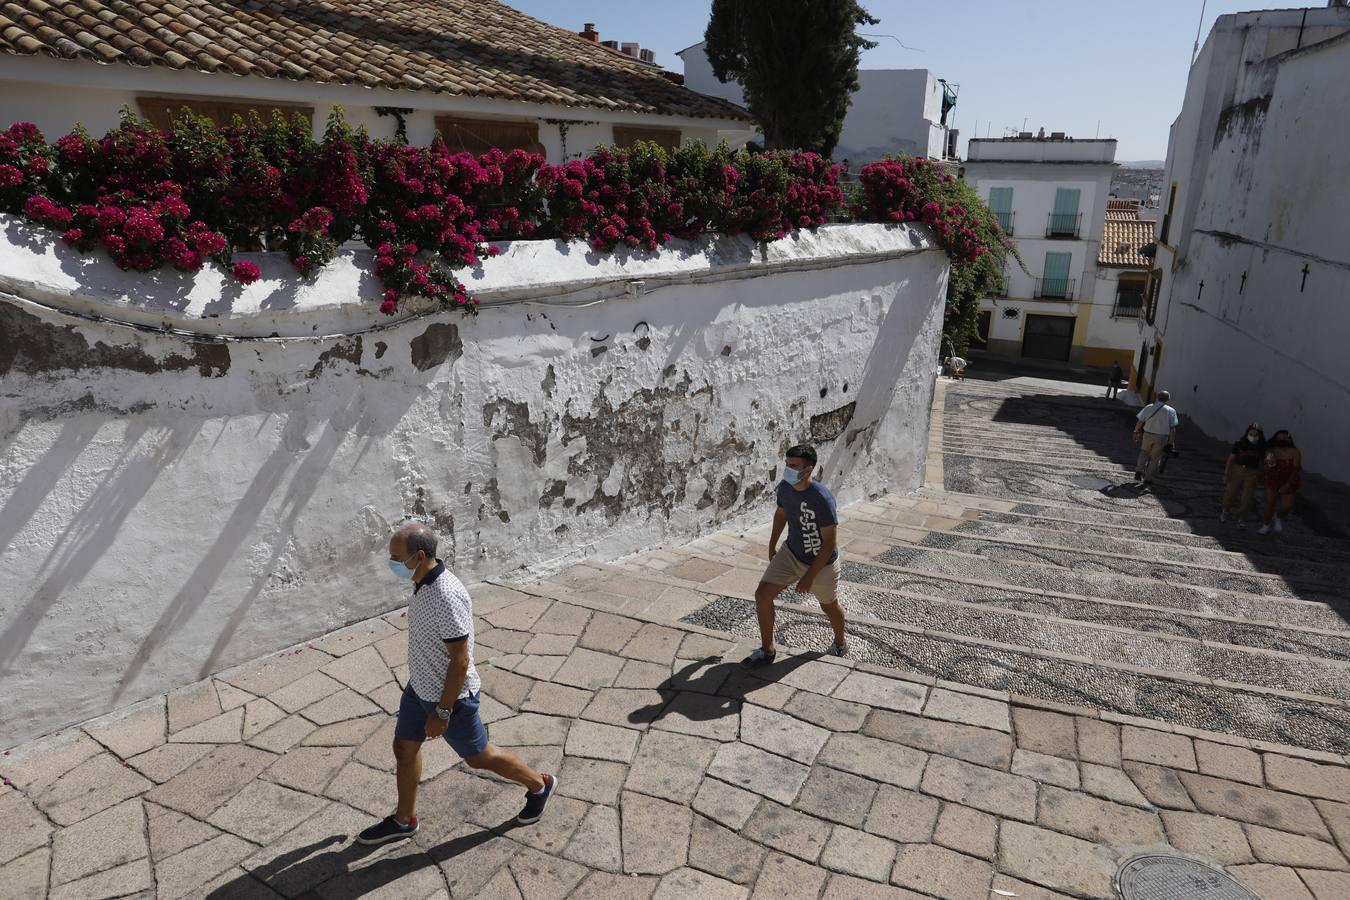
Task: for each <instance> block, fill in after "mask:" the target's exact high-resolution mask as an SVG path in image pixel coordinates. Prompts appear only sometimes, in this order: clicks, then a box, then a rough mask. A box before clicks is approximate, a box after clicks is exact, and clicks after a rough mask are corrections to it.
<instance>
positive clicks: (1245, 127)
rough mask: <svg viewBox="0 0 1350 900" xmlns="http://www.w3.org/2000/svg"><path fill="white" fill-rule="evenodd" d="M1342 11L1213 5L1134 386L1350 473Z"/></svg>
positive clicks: (1173, 164)
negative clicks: (1254, 429)
mask: <svg viewBox="0 0 1350 900" xmlns="http://www.w3.org/2000/svg"><path fill="white" fill-rule="evenodd" d="M1347 72H1350V9H1347V8H1345V7H1336V6H1333V7H1329V8H1325V9H1309V10H1274V11H1267V12H1253V13H1240V14H1237V15H1229V16H1222V17H1220V18H1219V19H1218V21H1217V22H1216V23H1215V26H1214V29H1213V30H1212V31H1211V32H1210V35H1209V37H1208V39H1207V40H1206V42H1205V46H1204V48H1203V49H1202V50H1201V51H1200V54H1199V56H1198V57H1197V58H1196V61H1195V63H1194V65H1193V66H1192V67H1191V74H1190V80H1189V82H1188V84H1187V88H1186V98H1185V101H1184V104H1183V106H1182V110H1181V114H1180V115H1179V116H1178V117H1177V119H1176V121H1175V122H1174V123H1173V125H1172V132H1171V139H1170V142H1169V146H1168V152H1167V181H1166V183H1165V190H1166V198H1165V200H1164V205H1163V210H1164V216H1163V218H1162V219H1161V220H1160V222H1159V224H1158V230H1157V238H1158V249H1157V257H1156V264H1157V278H1156V280H1157V283H1158V289H1157V293H1156V295H1155V296H1154V297H1153V298H1152V301H1151V303H1150V305H1149V308H1148V309H1147V310H1146V317H1145V320H1144V328H1143V335H1142V339H1141V342H1140V344H1141V346H1140V348H1139V350H1138V351H1137V353H1138V355H1137V357H1136V360H1135V363H1136V367H1137V368H1139V369H1141V370H1142V377H1141V378H1140V380H1139V382H1140V384H1139V387H1140V389H1141V392H1142V393H1145V394H1150V393H1151V392H1153V391H1154V390H1156V389H1158V388H1167V389H1168V390H1170V391H1171V392H1172V396H1173V398H1174V402H1176V404H1177V406H1178V408H1179V409H1180V410H1181V411H1182V412H1184V413H1185V414H1186V415H1188V416H1189V417H1190V418H1191V420H1192V421H1193V422H1195V423H1196V424H1197V425H1198V426H1199V427H1200V428H1201V429H1203V430H1204V431H1206V432H1207V433H1209V434H1211V435H1216V436H1219V437H1229V436H1231V435H1236V434H1240V433H1241V430H1242V429H1243V428H1244V427H1245V426H1246V425H1247V423H1248V422H1250V421H1252V420H1256V421H1259V422H1260V423H1261V424H1262V425H1263V426H1264V427H1265V429H1266V432H1267V434H1269V433H1270V432H1271V431H1273V430H1274V429H1278V428H1288V429H1289V430H1290V431H1291V432H1292V433H1293V436H1294V439H1295V442H1296V443H1297V444H1298V445H1299V447H1300V448H1301V449H1302V450H1303V460H1304V466H1305V468H1307V469H1308V470H1310V471H1312V472H1317V473H1320V474H1323V475H1327V476H1329V477H1332V478H1336V479H1338V480H1341V481H1350V416H1347V415H1346V410H1347V409H1350V367H1347V365H1346V358H1347V352H1348V351H1350V306H1347V302H1346V298H1347V296H1348V295H1350V243H1347V241H1346V238H1345V229H1346V216H1347V213H1348V212H1350V204H1348V203H1347V201H1346V186H1347V185H1350V153H1348V152H1347V148H1346V121H1347V118H1346V115H1347V110H1350V79H1347V78H1346V73H1347Z"/></svg>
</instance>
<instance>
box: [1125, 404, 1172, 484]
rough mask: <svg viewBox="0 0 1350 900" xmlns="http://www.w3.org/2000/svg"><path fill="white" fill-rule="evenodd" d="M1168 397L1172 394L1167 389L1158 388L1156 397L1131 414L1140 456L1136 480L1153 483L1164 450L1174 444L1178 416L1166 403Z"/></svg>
mask: <svg viewBox="0 0 1350 900" xmlns="http://www.w3.org/2000/svg"><path fill="white" fill-rule="evenodd" d="M1171 399H1172V395H1171V394H1169V393H1168V392H1167V391H1158V399H1157V400H1155V401H1154V402H1152V403H1150V404H1149V405H1148V406H1145V407H1144V408H1143V409H1141V410H1139V413H1138V415H1136V416H1135V417H1134V420H1135V421H1134V443H1135V444H1136V445H1138V446H1139V458H1138V459H1137V460H1136V461H1135V464H1134V480H1135V481H1143V482H1144V484H1152V483H1153V476H1154V475H1155V474H1156V473H1157V472H1158V468H1159V464H1160V463H1161V462H1162V456H1163V452H1164V451H1165V450H1166V449H1167V447H1168V446H1169V445H1173V444H1175V443H1176V440H1177V425H1179V424H1180V419H1179V418H1178V417H1177V411H1176V410H1175V409H1173V408H1172V407H1171V405H1170V404H1169V402H1168V401H1170V400H1171ZM1141 438H1142V441H1141Z"/></svg>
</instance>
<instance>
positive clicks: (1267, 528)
mask: <svg viewBox="0 0 1350 900" xmlns="http://www.w3.org/2000/svg"><path fill="white" fill-rule="evenodd" d="M1256 533H1257V534H1270V526H1269V525H1262V526H1261V527H1260V528H1258V529H1256Z"/></svg>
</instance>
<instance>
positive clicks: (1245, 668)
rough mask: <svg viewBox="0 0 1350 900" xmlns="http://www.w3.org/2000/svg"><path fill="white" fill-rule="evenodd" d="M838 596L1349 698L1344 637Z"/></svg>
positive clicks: (938, 627)
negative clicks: (1209, 635) (1250, 641)
mask: <svg viewBox="0 0 1350 900" xmlns="http://www.w3.org/2000/svg"><path fill="white" fill-rule="evenodd" d="M988 593H989V592H987V591H986V597H987V596H988ZM994 593H996V594H998V596H997V597H995V598H993V599H996V600H999V601H1005V602H1006V601H1011V602H1017V601H1018V600H1020V601H1021V602H1022V603H1023V604H1024V605H1027V606H1031V605H1034V601H1030V602H1029V601H1028V599H1027V596H1028V595H1025V594H1023V595H1021V596H1020V597H1008V596H1007V592H994ZM1033 596H1034V595H1033ZM785 599H786V600H787V602H793V601H796V602H799V603H803V604H810V603H813V602H814V598H811V597H807V596H803V595H799V594H796V593H795V592H787V593H786V595H785ZM843 600H844V603H845V608H846V609H847V610H848V614H849V616H850V617H852V618H857V617H861V618H867V619H872V620H875V621H878V622H886V623H898V624H903V625H908V626H911V627H914V628H919V629H923V630H929V631H940V632H943V633H944V634H948V635H956V636H961V637H970V638H979V639H983V640H991V641H997V642H999V643H1002V644H1006V645H1008V646H1016V647H1020V648H1025V649H1028V650H1035V651H1043V650H1049V651H1055V652H1059V653H1068V654H1072V655H1074V656H1081V657H1086V658H1089V659H1093V660H1096V661H1099V662H1114V663H1120V664H1123V665H1134V666H1144V667H1146V668H1149V669H1153V670H1157V671H1162V672H1168V673H1171V674H1179V675H1195V676H1198V677H1201V678H1207V679H1223V680H1227V681H1232V682H1236V683H1241V684H1244V685H1249V686H1254V687H1261V688H1272V689H1275V690H1280V691H1289V692H1293V693H1300V694H1307V695H1312V696H1317V697H1321V698H1323V699H1327V698H1331V699H1336V700H1350V656H1347V655H1346V654H1347V651H1350V637H1347V636H1342V637H1340V638H1339V639H1335V638H1333V639H1330V640H1329V641H1328V643H1329V644H1330V645H1331V649H1330V650H1327V649H1323V648H1321V647H1318V646H1315V645H1313V642H1312V641H1309V642H1308V643H1309V644H1310V645H1311V646H1308V647H1306V648H1305V649H1304V651H1303V652H1292V653H1291V652H1281V651H1270V650H1257V649H1253V648H1249V647H1237V646H1233V645H1230V644H1220V643H1215V642H1212V641H1209V640H1207V639H1205V638H1196V637H1185V636H1181V635H1178V634H1176V633H1161V634H1159V633H1149V632H1148V631H1146V630H1145V629H1146V628H1147V627H1148V626H1149V625H1150V624H1152V622H1154V621H1156V620H1157V619H1158V611H1156V610H1154V611H1151V613H1150V615H1149V616H1148V617H1144V616H1139V617H1137V618H1136V619H1134V620H1133V621H1128V622H1127V621H1125V620H1124V618H1123V617H1121V618H1118V619H1117V621H1115V622H1092V621H1084V620H1076V621H1072V620H1062V619H1058V618H1051V617H1050V616H1047V615H1044V614H1041V613H1037V612H1031V611H1024V610H1013V609H1009V608H1008V607H1007V606H1006V605H1002V604H1000V605H999V606H997V607H996V606H994V605H993V604H990V603H984V604H981V603H970V602H960V601H953V600H939V599H935V598H933V597H925V596H923V595H922V594H921V593H918V592H915V591H914V590H912V589H910V590H906V591H903V592H900V591H888V590H881V589H869V588H866V587H863V586H861V585H857V584H855V583H853V582H851V581H850V582H849V583H848V584H847V585H846V589H845V590H844V592H843ZM1134 612H1139V610H1134ZM1304 637H1312V635H1304ZM1329 652H1331V653H1334V652H1339V653H1340V654H1341V658H1339V659H1331V658H1325V655H1326V654H1327V653H1329Z"/></svg>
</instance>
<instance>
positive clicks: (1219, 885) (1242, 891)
mask: <svg viewBox="0 0 1350 900" xmlns="http://www.w3.org/2000/svg"><path fill="white" fill-rule="evenodd" d="M1116 893H1117V894H1119V895H1120V897H1121V900H1261V898H1260V897H1258V896H1256V894H1253V893H1252V892H1251V891H1249V890H1247V889H1246V888H1245V887H1243V886H1242V885H1241V884H1239V883H1238V882H1236V881H1234V880H1233V879H1232V878H1231V877H1229V876H1228V875H1227V874H1226V873H1224V872H1221V871H1219V870H1218V869H1216V868H1214V867H1213V866H1207V865H1205V864H1204V863H1201V862H1196V861H1195V860H1193V859H1183V858H1181V857H1179V856H1136V857H1135V858H1134V859H1131V860H1128V861H1127V862H1126V863H1125V864H1124V865H1123V866H1121V867H1120V871H1119V872H1117V873H1116Z"/></svg>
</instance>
